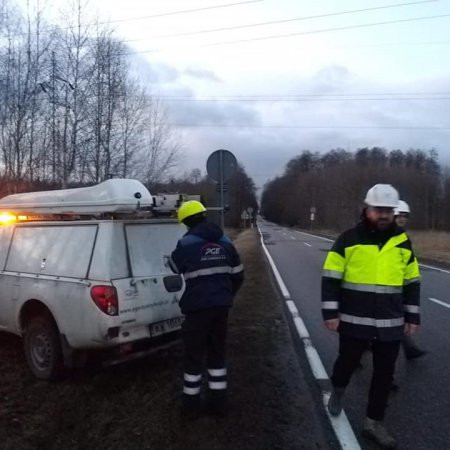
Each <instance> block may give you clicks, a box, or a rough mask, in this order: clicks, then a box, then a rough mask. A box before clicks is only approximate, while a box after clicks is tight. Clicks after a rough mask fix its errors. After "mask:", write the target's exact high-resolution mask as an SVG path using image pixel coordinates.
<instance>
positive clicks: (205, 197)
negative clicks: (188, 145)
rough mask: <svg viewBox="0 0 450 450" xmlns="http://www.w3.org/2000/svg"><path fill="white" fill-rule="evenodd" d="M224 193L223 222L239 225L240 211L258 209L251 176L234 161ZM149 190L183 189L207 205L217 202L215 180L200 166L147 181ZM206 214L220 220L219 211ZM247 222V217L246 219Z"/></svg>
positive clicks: (183, 191)
mask: <svg viewBox="0 0 450 450" xmlns="http://www.w3.org/2000/svg"><path fill="white" fill-rule="evenodd" d="M226 189H227V190H226V193H225V206H226V210H225V226H228V227H240V226H242V225H243V220H242V219H241V214H242V211H244V210H247V209H248V208H252V209H253V211H254V215H255V217H256V213H257V211H258V202H257V199H256V187H255V184H254V182H253V180H252V179H251V178H250V177H249V176H248V175H247V173H246V171H245V169H244V167H243V166H241V165H238V168H237V171H236V173H235V174H234V175H233V177H232V178H231V179H230V180H228V181H227V183H226ZM150 192H151V193H152V194H157V193H183V194H193V195H200V196H201V199H202V201H203V202H204V203H205V205H206V206H207V207H211V206H220V200H219V192H218V190H217V183H216V182H214V181H213V180H211V178H209V177H208V176H203V175H202V171H201V170H200V169H193V170H192V171H191V172H190V173H187V174H184V175H182V176H180V177H178V178H172V179H170V180H169V181H167V182H158V183H153V184H151V185H150ZM208 218H209V219H211V220H212V221H214V222H216V223H219V224H220V218H219V213H218V212H214V211H210V212H208ZM247 224H248V221H247Z"/></svg>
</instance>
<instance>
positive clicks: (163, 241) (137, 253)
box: [125, 223, 185, 277]
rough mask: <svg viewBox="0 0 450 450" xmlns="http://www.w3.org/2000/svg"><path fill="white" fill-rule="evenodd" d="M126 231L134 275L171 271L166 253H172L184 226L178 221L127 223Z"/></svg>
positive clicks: (140, 275)
mask: <svg viewBox="0 0 450 450" xmlns="http://www.w3.org/2000/svg"><path fill="white" fill-rule="evenodd" d="M125 232H126V236H127V242H128V253H129V257H130V264H131V273H132V276H133V277H145V276H151V275H161V274H168V273H171V270H170V269H168V268H167V267H165V266H164V255H170V254H171V253H172V251H173V250H174V248H175V246H176V245H177V241H178V239H180V237H181V236H182V235H183V233H184V232H185V228H184V227H182V226H181V225H177V224H176V223H166V224H150V223H148V224H127V225H126V226H125Z"/></svg>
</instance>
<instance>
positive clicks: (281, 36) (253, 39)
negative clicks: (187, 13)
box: [122, 14, 450, 55]
mask: <svg viewBox="0 0 450 450" xmlns="http://www.w3.org/2000/svg"><path fill="white" fill-rule="evenodd" d="M443 17H450V14H437V15H434V16H422V17H411V18H408V19H397V20H387V21H383V22H373V23H365V24H360V25H349V26H345V27H334V28H324V29H320V30H311V31H300V32H296V33H287V34H276V35H271V36H261V37H255V38H248V39H236V40H233V41H222V42H214V43H211V44H203V45H199V46H196V47H215V46H219V45H229V44H238V43H245V42H255V41H264V40H269V39H282V38H287V37H292V36H304V35H309V34H318V33H327V32H330V31H343V30H352V29H357V28H366V27H375V26H381V25H391V24H394V23H406V22H415V21H420V20H431V19H440V18H443ZM165 50H170V49H155V50H139V51H132V52H124V53H122V54H123V55H134V54H140V53H156V52H160V51H165Z"/></svg>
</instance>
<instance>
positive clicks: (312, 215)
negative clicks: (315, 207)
mask: <svg viewBox="0 0 450 450" xmlns="http://www.w3.org/2000/svg"><path fill="white" fill-rule="evenodd" d="M314 216H315V215H314V213H311V222H312V221H313V220H314Z"/></svg>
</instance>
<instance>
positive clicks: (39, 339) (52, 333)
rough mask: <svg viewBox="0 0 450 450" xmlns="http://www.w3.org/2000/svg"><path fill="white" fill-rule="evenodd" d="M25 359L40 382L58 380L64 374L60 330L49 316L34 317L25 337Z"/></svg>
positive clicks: (28, 325) (29, 323)
mask: <svg viewBox="0 0 450 450" xmlns="http://www.w3.org/2000/svg"><path fill="white" fill-rule="evenodd" d="M24 350H25V357H26V359H27V362H28V366H29V367H30V369H31V372H32V373H33V375H34V376H35V377H36V378H39V379H40V380H56V379H58V378H60V376H61V375H62V373H63V368H64V366H63V358H62V351H61V341H60V338H59V333H58V328H57V326H56V324H55V322H54V320H53V319H52V318H51V317H50V316H48V315H39V316H36V317H33V318H32V319H31V320H30V321H29V322H28V324H27V326H26V329H25V335H24Z"/></svg>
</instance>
